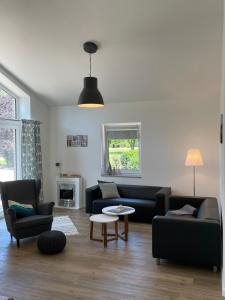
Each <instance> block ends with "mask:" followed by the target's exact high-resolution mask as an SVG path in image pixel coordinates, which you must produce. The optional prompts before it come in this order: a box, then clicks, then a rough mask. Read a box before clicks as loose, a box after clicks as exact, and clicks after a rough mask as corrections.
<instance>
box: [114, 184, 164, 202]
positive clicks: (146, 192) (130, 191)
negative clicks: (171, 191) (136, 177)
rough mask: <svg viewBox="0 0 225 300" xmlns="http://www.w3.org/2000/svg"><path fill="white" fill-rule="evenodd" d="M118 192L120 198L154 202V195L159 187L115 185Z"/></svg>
mask: <svg viewBox="0 0 225 300" xmlns="http://www.w3.org/2000/svg"><path fill="white" fill-rule="evenodd" d="M117 188H118V192H119V194H120V197H122V198H136V199H146V200H148V199H152V200H154V199H155V200H156V193H157V192H159V191H160V190H161V187H154V186H141V185H124V184H118V185H117Z"/></svg>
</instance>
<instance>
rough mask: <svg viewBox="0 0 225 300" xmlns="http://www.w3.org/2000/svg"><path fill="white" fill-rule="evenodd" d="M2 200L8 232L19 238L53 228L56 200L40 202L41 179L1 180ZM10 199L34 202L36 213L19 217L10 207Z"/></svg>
mask: <svg viewBox="0 0 225 300" xmlns="http://www.w3.org/2000/svg"><path fill="white" fill-rule="evenodd" d="M0 187H1V200H2V205H3V211H4V216H5V221H6V226H7V229H8V232H9V233H10V235H11V236H13V237H15V238H16V240H17V245H18V246H19V240H20V239H23V238H26V237H31V236H35V235H38V234H40V233H41V232H44V231H47V230H50V229H51V226H52V221H53V216H52V211H53V206H54V202H49V203H39V194H40V188H41V182H40V180H16V181H8V182H0ZM8 200H13V201H17V202H19V203H23V204H24V203H26V204H32V205H33V207H34V209H35V210H36V215H34V216H29V217H24V218H20V219H19V218H17V217H16V213H15V211H14V210H13V209H11V208H9V205H8Z"/></svg>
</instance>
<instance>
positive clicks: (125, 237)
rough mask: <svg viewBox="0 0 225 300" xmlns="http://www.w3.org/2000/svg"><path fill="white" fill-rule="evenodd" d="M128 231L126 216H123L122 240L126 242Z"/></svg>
mask: <svg viewBox="0 0 225 300" xmlns="http://www.w3.org/2000/svg"><path fill="white" fill-rule="evenodd" d="M128 231H129V223H128V215H125V216H124V240H125V241H126V242H127V241H128Z"/></svg>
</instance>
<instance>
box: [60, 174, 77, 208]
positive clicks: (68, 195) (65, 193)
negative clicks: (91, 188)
mask: <svg viewBox="0 0 225 300" xmlns="http://www.w3.org/2000/svg"><path fill="white" fill-rule="evenodd" d="M56 187H57V201H56V205H55V206H56V207H59V208H69V209H79V208H82V178H81V177H80V176H76V177H75V176H74V177H72V176H68V177H57V178H56Z"/></svg>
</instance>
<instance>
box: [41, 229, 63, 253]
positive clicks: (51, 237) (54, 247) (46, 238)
mask: <svg viewBox="0 0 225 300" xmlns="http://www.w3.org/2000/svg"><path fill="white" fill-rule="evenodd" d="M37 246H38V249H39V250H40V251H41V252H42V253H45V254H56V253H59V252H61V251H62V250H63V249H64V247H65V246H66V236H65V234H64V233H63V232H61V231H58V230H52V231H45V232H43V233H41V234H40V236H39V237H38V240H37Z"/></svg>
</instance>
